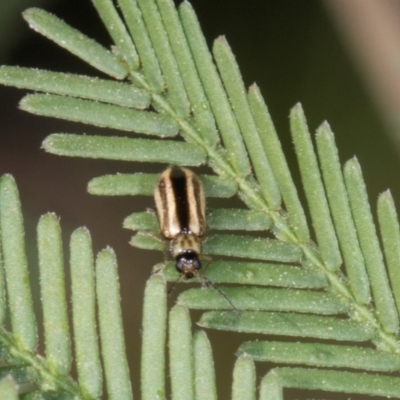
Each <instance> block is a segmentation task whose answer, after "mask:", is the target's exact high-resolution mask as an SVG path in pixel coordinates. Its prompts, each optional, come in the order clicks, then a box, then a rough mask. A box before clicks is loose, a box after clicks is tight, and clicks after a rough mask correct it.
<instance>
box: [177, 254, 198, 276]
mask: <svg viewBox="0 0 400 400" xmlns="http://www.w3.org/2000/svg"><path fill="white" fill-rule="evenodd" d="M200 268H201V262H200V260H199V256H198V254H197V253H196V252H195V251H185V252H183V253H181V254H179V255H178V256H177V257H176V269H177V270H178V271H179V272H181V273H183V274H184V275H185V276H186V278H187V279H188V278H192V277H193V276H194V273H195V272H196V271H197V270H199V269H200ZM189 275H190V276H189Z"/></svg>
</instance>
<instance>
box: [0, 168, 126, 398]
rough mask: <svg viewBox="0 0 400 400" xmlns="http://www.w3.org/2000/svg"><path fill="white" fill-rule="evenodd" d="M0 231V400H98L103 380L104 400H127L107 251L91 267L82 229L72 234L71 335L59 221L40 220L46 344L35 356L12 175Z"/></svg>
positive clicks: (0, 189) (5, 186) (0, 195)
mask: <svg viewBox="0 0 400 400" xmlns="http://www.w3.org/2000/svg"><path fill="white" fill-rule="evenodd" d="M0 228H1V240H0V244H1V249H2V257H1V292H2V296H1V301H0V308H1V310H2V321H1V327H0V348H1V355H0V357H1V362H2V367H1V368H0V370H1V371H2V373H1V375H0V376H1V378H4V379H3V380H2V381H0V393H1V398H4V399H12V398H17V392H18V391H17V387H16V386H14V383H13V382H15V384H18V385H28V389H24V392H25V393H26V396H28V398H34V399H50V398H52V399H64V398H79V399H96V398H100V397H101V395H102V391H103V375H104V376H105V380H106V387H107V394H108V398H110V399H131V398H132V393H131V388H130V382H129V379H128V378H127V374H128V367H127V362H126V356H125V344H124V338H123V335H122V321H121V310H120V306H119V301H120V296H119V288H118V277H117V265H116V259H115V254H114V252H113V251H112V249H105V250H103V251H101V252H100V253H99V254H98V256H97V260H96V265H94V262H93V252H92V246H91V239H90V235H89V232H88V231H87V229H85V228H79V229H77V230H76V231H75V232H74V233H73V234H72V237H71V245H70V253H71V257H70V273H71V280H72V286H71V293H72V298H71V300H72V316H73V328H74V329H73V334H72V332H71V330H70V329H69V323H68V317H67V315H68V306H67V301H66V291H67V288H66V283H65V271H64V257H63V254H62V240H61V230H60V225H59V220H58V218H57V217H56V216H55V215H54V214H52V213H49V214H46V215H44V216H43V217H42V218H41V219H40V221H39V223H38V228H37V242H38V255H39V272H40V289H41V303H42V314H43V332H44V337H43V338H40V339H43V342H44V351H45V354H44V355H42V354H40V353H39V352H38V350H37V348H36V347H37V344H38V334H37V331H38V328H37V322H36V320H37V318H36V316H35V314H34V311H33V308H32V296H31V286H30V277H29V273H28V262H27V258H26V253H25V244H24V242H25V234H24V227H23V219H22V210H21V205H20V201H19V195H18V190H17V187H16V184H15V182H14V180H13V178H12V177H11V176H10V175H5V176H3V177H1V179H0ZM96 303H97V308H98V314H99V315H98V317H96V313H95V308H96ZM6 317H7V318H9V320H10V322H11V324H10V326H8V324H7V323H5V321H7V320H6ZM97 325H99V329H98V328H97ZM99 338H100V341H101V348H99ZM72 341H73V342H74V351H75V354H74V360H75V361H74V362H73V356H72V350H71V342H72ZM100 356H101V358H102V362H101V361H100ZM73 367H74V368H76V370H77V373H78V380H77V381H75V380H74V379H73V378H72V377H71V370H72V368H73ZM103 370H104V372H103ZM12 396H14V397H12Z"/></svg>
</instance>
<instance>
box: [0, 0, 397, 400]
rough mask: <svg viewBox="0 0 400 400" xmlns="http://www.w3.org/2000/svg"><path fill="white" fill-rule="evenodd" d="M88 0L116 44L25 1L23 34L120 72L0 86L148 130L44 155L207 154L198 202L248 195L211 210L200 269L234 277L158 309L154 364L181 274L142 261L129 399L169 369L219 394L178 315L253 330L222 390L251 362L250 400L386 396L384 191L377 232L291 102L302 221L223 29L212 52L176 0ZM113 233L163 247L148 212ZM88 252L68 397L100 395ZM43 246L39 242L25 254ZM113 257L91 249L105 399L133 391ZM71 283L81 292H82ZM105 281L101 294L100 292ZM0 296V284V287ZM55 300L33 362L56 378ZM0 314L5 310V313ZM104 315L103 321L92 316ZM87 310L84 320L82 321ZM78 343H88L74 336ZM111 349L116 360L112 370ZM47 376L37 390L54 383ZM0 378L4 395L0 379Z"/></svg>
mask: <svg viewBox="0 0 400 400" xmlns="http://www.w3.org/2000/svg"><path fill="white" fill-rule="evenodd" d="M93 4H94V6H95V7H96V10H97V11H98V14H99V16H100V18H101V19H102V20H103V22H104V24H105V27H106V29H107V30H108V32H109V34H110V36H111V38H112V39H113V41H114V44H115V47H114V48H113V50H112V51H109V50H107V49H105V48H103V47H102V46H100V45H99V44H98V43H96V42H95V41H93V40H92V39H89V38H87V37H86V36H85V35H84V34H83V33H81V32H78V31H76V30H75V29H74V28H72V27H69V26H68V25H66V24H65V23H64V22H62V21H61V20H59V19H58V18H56V17H54V16H53V15H51V14H49V13H47V12H45V11H43V10H38V9H30V10H28V11H26V12H25V14H24V17H25V19H26V20H27V21H28V23H29V24H30V26H31V27H32V28H33V29H35V30H36V31H38V32H39V33H41V34H42V35H44V36H46V37H47V38H49V39H50V40H52V41H54V42H55V43H57V44H58V45H60V46H62V47H64V48H66V49H67V50H68V51H70V52H72V53H73V54H75V55H76V56H78V57H80V58H81V59H82V60H83V61H85V62H87V63H89V64H90V65H91V66H93V67H94V68H96V69H98V70H99V71H101V72H103V73H105V74H107V75H109V76H110V77H111V78H113V79H117V80H119V82H117V81H112V80H100V79H99V80H93V79H89V78H87V77H83V76H74V75H69V74H56V73H49V72H46V71H37V70H29V69H21V68H15V67H0V82H1V83H3V84H8V85H13V86H17V87H22V88H27V89H31V90H35V91H39V92H46V93H47V94H31V95H28V96H26V97H24V99H23V100H22V101H21V108H23V109H24V110H26V111H29V112H31V113H33V114H38V115H46V116H52V117H57V118H62V119H66V120H72V121H80V122H82V123H85V124H92V125H95V126H102V127H109V128H111V129H116V130H119V131H124V132H125V133H126V132H128V133H129V134H130V135H132V136H133V135H135V134H137V133H140V134H145V135H147V136H148V138H137V137H120V136H109V137H105V136H91V135H76V134H73V133H71V134H66V133H55V134H53V135H50V136H49V137H48V138H46V139H45V141H44V142H43V148H44V149H45V150H46V151H48V152H51V153H54V154H59V155H65V156H73V157H86V158H103V159H111V160H124V161H142V162H155V163H163V164H177V165H189V166H198V165H207V166H209V167H210V168H211V169H212V171H213V172H214V174H213V175H201V176H200V179H201V180H202V181H203V183H204V187H205V192H206V195H207V196H208V197H212V196H214V197H231V196H234V195H237V196H238V197H239V198H240V199H241V200H242V202H243V204H244V207H243V208H241V209H220V210H209V219H208V226H209V228H210V233H209V235H208V237H207V238H206V240H205V241H204V246H203V247H204V253H205V254H206V255H209V256H212V259H213V261H212V262H210V263H209V266H208V267H207V268H206V269H205V271H204V272H203V276H200V277H197V278H196V279H197V280H199V281H202V280H203V281H205V282H214V283H218V284H223V285H224V284H230V286H223V285H221V286H218V288H217V289H216V288H215V287H209V288H207V289H198V288H195V289H189V290H187V291H184V292H183V293H182V294H181V295H180V296H179V297H178V300H177V303H178V304H177V305H175V306H174V307H173V308H172V309H171V310H170V311H169V314H168V318H169V320H168V329H169V336H168V341H169V342H168V348H169V371H168V374H167V373H166V371H165V369H166V360H165V346H166V343H167V339H166V332H167V307H166V303H167V301H166V300H167V299H166V294H167V290H166V282H167V281H176V280H177V279H178V278H179V277H178V273H177V272H176V271H175V269H174V266H173V265H172V263H165V265H164V264H163V265H157V266H155V268H154V275H153V276H151V278H150V279H149V281H148V283H147V286H146V291H145V299H144V316H143V345H142V366H141V391H142V398H143V399H149V400H153V399H155V398H160V399H162V398H166V396H167V395H166V376H167V375H170V377H171V378H170V379H171V392H172V398H173V399H182V400H183V399H184V400H189V399H194V398H200V399H201V398H204V399H206V398H207V399H213V398H216V394H215V392H216V390H215V376H214V367H213V362H212V351H211V348H212V345H210V342H209V340H208V338H207V336H206V333H205V332H203V331H199V332H196V333H195V334H194V335H193V334H192V327H191V320H190V313H189V310H191V309H201V310H206V311H205V312H204V313H203V314H202V316H201V318H200V320H199V321H198V325H200V326H201V327H203V328H205V329H218V330H226V331H232V332H247V333H257V334H259V335H260V338H262V339H263V340H259V341H250V342H246V343H243V344H242V345H241V346H240V347H239V350H238V359H237V361H236V363H235V366H234V370H233V387H232V398H233V399H247V398H248V399H255V398H256V396H257V390H256V388H257V386H258V385H257V380H256V372H255V371H256V370H257V363H258V362H268V363H271V364H272V365H273V367H272V368H271V370H270V371H269V372H268V374H267V375H265V376H264V377H263V378H262V380H261V385H260V390H259V393H258V398H260V399H262V400H265V399H279V398H283V394H282V393H283V392H282V391H283V389H284V388H299V389H308V390H326V391H330V392H345V393H358V394H363V395H381V396H393V397H398V398H400V378H399V377H398V376H395V375H394V374H392V372H398V370H399V368H400V357H399V355H398V354H399V351H400V346H399V337H398V331H399V316H398V315H399V304H400V300H399V299H400V294H399V287H398V282H399V280H398V272H397V271H398V259H399V254H400V250H399V249H400V230H399V224H398V220H397V214H396V211H395V208H394V204H393V199H392V198H391V196H390V193H389V192H386V193H384V194H382V195H381V197H380V198H379V200H378V219H379V221H378V222H379V225H378V228H377V226H376V225H375V222H374V220H373V218H372V213H371V206H370V204H369V201H368V197H367V192H366V188H365V183H364V180H363V177H362V172H361V168H360V166H359V164H358V162H357V160H356V159H352V160H349V161H348V162H347V163H346V164H345V165H344V167H343V168H342V166H341V165H340V162H339V157H338V150H337V148H336V145H335V142H334V135H333V133H332V131H331V129H330V127H329V125H328V124H327V123H324V124H322V125H321V127H320V128H319V129H318V130H317V133H316V135H315V145H316V150H315V148H314V143H313V137H312V135H311V134H310V132H309V129H308V126H307V122H306V117H305V115H304V112H303V109H302V107H301V105H300V104H297V105H296V106H295V107H294V108H293V109H292V110H291V114H290V129H291V133H292V137H293V142H294V147H295V152H296V155H297V160H298V164H299V169H300V173H301V178H302V184H303V188H304V192H305V195H306V201H307V208H308V211H309V214H310V217H311V222H312V227H311V226H309V224H308V222H307V219H306V217H305V212H304V206H305V205H303V204H301V202H300V200H299V197H298V195H297V189H296V186H295V185H294V182H293V179H292V177H291V173H290V171H289V168H288V165H287V162H286V159H285V156H284V154H283V151H282V148H281V145H280V142H279V139H278V136H277V133H276V131H275V128H274V125H273V123H272V120H271V117H270V115H269V112H268V109H267V107H266V105H265V103H264V100H263V98H262V95H261V93H260V90H259V88H258V87H257V86H256V85H253V86H252V87H250V88H249V89H248V90H246V88H245V87H244V84H243V81H242V78H241V75H240V71H239V68H238V65H237V63H236V61H235V57H234V55H233V53H232V51H231V49H230V47H229V45H228V43H227V41H226V39H225V38H224V37H220V38H218V39H217V40H216V41H215V42H214V45H213V48H212V52H211V53H210V51H209V50H208V48H207V45H206V42H205V39H204V37H203V35H202V32H201V29H200V26H199V23H198V21H197V18H196V15H195V13H194V11H193V9H192V7H191V6H190V4H189V3H187V2H184V3H182V4H181V5H180V6H179V7H178V8H177V9H176V8H175V6H174V4H173V2H172V1H171V0H137V1H136V0H117V1H116V4H114V3H113V2H112V1H111V0H93ZM117 6H118V7H117ZM121 81H122V82H121ZM49 93H50V94H49ZM160 171H161V168H160ZM156 180H157V175H154V174H145V173H141V172H138V173H135V174H129V175H128V174H118V175H107V176H102V177H97V178H95V179H93V180H92V181H91V182H89V191H90V192H91V193H93V194H97V195H127V194H129V195H152V192H153V188H154V186H155V182H156ZM0 194H1V192H0ZM6 194H7V191H5V193H4V196H5V199H6V198H7V197H6ZM5 204H7V203H5ZM5 210H6V211H4V212H2V213H1V214H0V216H1V226H2V230H3V229H5V228H3V221H4V224H8V225H7V227H8V226H9V228H7V229H15V232H14V231H13V232H14V233H13V234H12V235H10V236H9V235H3V236H2V237H3V239H2V240H3V253H4V260H5V268H4V269H5V280H6V282H7V293H8V298H9V309H10V312H11V322H12V329H13V330H12V335H13V336H12V339H13V340H16V339H18V343H20V344H21V346H22V349H23V351H26V352H28V353H29V352H30V353H32V352H33V351H34V348H35V345H36V340H37V339H36V335H37V334H36V325H35V318H34V316H33V312H32V306H31V300H30V293H29V286H28V285H27V277H26V276H27V272H26V262H25V259H24V256H23V253H21V252H12V251H10V250H9V249H10V246H12V242H11V241H12V240H19V242H21V240H22V239H21V237H22V236H21V235H22V234H21V232H22V230H21V223H20V222H18V223H16V222H15V221H20V220H21V219H20V217H18V218H16V219H12V220H11V217H10V215H9V212H8V211H7V209H5ZM46 220H49V223H50V224H55V221H54V217H51V216H46V217H44V220H43V221H44V222H43V224H45V221H46ZM7 221H8V222H7ZM4 226H5V227H6V225H4ZM124 227H125V228H128V229H132V230H134V231H138V233H136V234H135V236H134V237H133V238H132V240H131V244H132V245H134V246H136V247H139V248H143V249H150V250H161V251H162V250H163V249H164V247H165V244H164V240H163V238H162V237H161V236H160V234H159V232H158V225H157V220H156V216H155V214H154V213H152V212H140V213H135V214H132V215H130V216H128V217H127V218H126V219H125V221H124ZM45 228H46V225H43V227H42V228H41V229H43V230H44V232H43V233H41V232H42V231H41V230H39V233H40V235H39V238H42V239H39V240H48V239H47V238H51V237H52V235H53V236H55V237H57V233H56V232H57V229H56V228H54V227H53V228H49V229H53V230H52V231H51V232H50V233H51V234H50V233H46V231H45ZM220 231H240V234H238V233H237V232H236V233H235V232H233V233H229V234H227V233H221V232H220ZM248 231H253V232H254V231H259V232H260V233H258V234H256V235H254V234H253V233H252V234H251V235H250V234H248V233H246V232H248ZM265 231H267V232H268V233H267V235H265ZM378 231H380V233H381V239H382V243H383V250H382V249H381V247H380V244H379V238H378V235H377V232H378ZM311 232H313V233H312V234H311ZM81 234H82V235H83V233H82V232H81ZM15 238H18V239H15ZM54 240H55V241H56V243H58V241H59V239H54ZM74 240H78V239H75V237H74ZM21 243H22V242H21ZM78 243H80V242H78ZM77 245H78V244H77ZM85 246H86V247H85V249H86V252H85V253H84V257H83V258H82V260H86V261H85V268H87V270H86V274H87V278H86V279H87V280H86V283H84V282H85V280H83V281H82V282H83V283H82V282H80V279H79V280H78V279H76V280H75V279H74V277H73V279H72V285H73V286H72V287H73V288H74V286H75V285H76V286H77V287H79V288H80V290H79V293H81V295H78V297H77V298H74V297H73V308H74V307H75V306H76V305H79V304H80V303H81V302H82V303H83V302H84V301H85V300H86V303H85V304H87V305H88V307H86V308H85V310H84V311H82V310H80V309H79V307H78V308H77V310H76V311H75V309H74V315H75V314H77V315H80V313H81V312H84V313H88V314H82V315H80V316H79V317H77V318H78V322H76V321H75V319H74V332H75V331H76V333H75V336H76V337H81V338H82V339H81V340H82V342H80V343H81V345H80V344H79V342H78V343H77V344H76V349H77V350H76V351H77V369H78V376H79V387H80V388H81V390H82V396H86V395H87V396H88V398H96V397H98V396H99V395H100V391H99V390H100V389H99V388H100V387H101V373H100V363H99V361H98V357H99V356H98V354H99V353H98V349H97V348H96V344H95V343H97V342H96V340H95V339H94V335H95V332H94V330H93V326H94V322H93V321H94V315H93V307H94V299H95V297H96V295H95V294H94V290H95V289H94V284H93V280H94V278H93V273H92V272H91V271H92V269H91V264H92V261H91V258H90V257H91V256H90V251H89V250H88V249H87V244H86V245H85ZM21 247H23V246H22V245H21ZM44 247H45V246H42V247H41V246H40V241H39V249H41V248H44ZM59 249H60V247H59V246H58V247H57V246H56V245H54V246H52V250H53V253H52V254H49V255H48V257H46V260H44V261H43V265H44V266H45V265H53V264H54V266H53V267H51V268H54V271H55V272H54V275H52V276H49V274H48V273H46V272H45V268H46V267H43V269H44V272H43V280H44V281H43V282H47V281H45V279H46V278H48V279H49V282H50V283H44V285H43V286H44V288H45V289H46V290H47V287H54V285H55V286H57V287H63V282H62V278H61V275H62V274H61V273H60V271H62V268H61V266H60V263H61V261H60V260H61V259H62V257H61V252H60V250H59ZM7 251H8V252H9V253H7ZM74 251H76V249H75V247H74V248H72V247H71V256H72V259H73V260H76V263H77V264H76V265H77V266H78V265H80V263H81V262H83V261H81V258H80V257H79V256H77V255H76V256H74V254H75V253H74ZM77 254H78V253H77ZM220 256H223V257H224V260H219V257H220ZM229 257H231V258H233V257H234V258H235V260H230V258H229ZM8 258H9V259H10V260H11V261H7V260H8ZM237 259H241V260H240V261H238V260H237ZM248 260H250V261H248ZM385 262H386V263H385ZM7 263H11V264H7ZM114 263H115V260H114V257H113V255H112V253H111V252H110V251H108V250H106V251H104V252H102V253H100V255H99V257H98V266H97V268H98V276H97V275H96V288H97V299H98V306H99V314H100V321H99V325H100V333H101V345H102V352H103V356H102V358H103V362H104V367H105V372H106V382H107V389H108V393H109V396H110V398H118V399H119V398H129V393H130V389H129V382H128V379H127V376H126V373H127V367H126V364H125V361H124V358H123V356H122V354H123V340H122V333H121V330H120V327H121V321H120V314H119V311H118V307H117V303H118V302H117V300H116V299H117V297H118V296H117V288H116V284H115V282H116V277H115V264H114ZM14 265H16V266H17V267H15V268H14V267H13V266H14ZM386 270H388V272H389V274H387V273H386ZM72 271H74V264H73V265H72ZM50 279H52V281H50ZM108 281H109V282H110V284H109V285H108V284H107V283H109V282H108ZM85 284H87V285H88V289H86V288H85V287H84V286H82V287H81V285H85ZM233 285H234V286H233ZM106 288H107V289H108V290H109V293H111V294H112V299H114V300H112V299H111V298H108V297H107V296H105V295H104V294H105V293H108V292H106ZM49 290H50V289H49ZM3 292H4V290H3V286H2V285H0V295H1V294H2V293H3ZM15 293H18V294H20V295H21V296H23V297H24V300H23V305H24V307H22V308H21V307H20V303H19V302H17V301H16V299H15V298H13V296H14V294H15ZM44 293H47V295H48V296H50V295H51V293H50V291H49V292H44ZM57 293H58V294H57V295H58V296H59V300H57V304H56V305H55V306H56V307H61V308H60V310H64V311H57V312H55V311H49V319H46V318H45V326H54V325H57V326H60V327H64V328H63V329H60V331H59V332H58V333H57V336H51V337H50V338H47V337H46V363H49V364H48V365H49V366H48V368H50V367H51V368H53V369H54V370H56V371H57V373H59V374H67V373H68V371H69V368H70V364H71V360H70V348H69V342H68V334H67V331H68V327H67V323H66V319H65V316H64V314H63V312H65V304H64V303H65V296H64V294H63V292H62V290H61V291H58V292H57ZM82 293H85V296H86V295H87V296H88V297H87V298H85V300H84V298H83V297H79V296H82ZM73 296H74V292H73ZM43 300H44V305H43V309H44V312H45V313H46V307H47V305H48V303H49V301H48V300H46V297H45V296H43ZM63 304H64V305H63ZM232 305H234V309H233V307H232ZM49 306H50V305H49ZM50 310H52V309H50ZM0 311H1V312H0V316H4V315H5V308H3V309H0ZM18 313H21V316H19V314H18ZM110 313H111V314H112V316H113V322H112V323H108V324H106V323H105V322H104V321H105V318H106V315H110ZM54 314H57V315H54ZM85 315H86V316H85ZM17 316H18V317H17ZM56 317H57V318H56ZM74 318H75V317H74ZM84 318H87V319H86V321H87V322H88V323H87V326H86V325H84V324H83V322H82V323H79V321H83V319H84ZM81 325H82V326H81ZM110 325H113V327H112V328H113V329H114V330H113V331H111V327H110ZM114 325H115V326H114ZM81 328H82V330H81ZM270 335H274V336H284V337H285V341H283V340H282V341H277V340H276V338H275V339H274V341H271V340H268V336H270ZM113 336H116V337H119V338H120V340H119V341H118V343H119V344H115V343H113V341H112V340H110V337H113ZM15 338H16V339H15ZM76 340H78V339H76ZM326 340H329V342H326ZM53 341H54V343H55V344H52V343H53ZM86 341H87V342H88V343H90V344H91V345H90V346H89V345H88V346H86ZM344 342H345V343H346V344H344ZM4 343H7V342H6V341H5V339H4ZM52 346H58V347H59V348H60V349H61V350H60V354H58V355H57V354H56V355H55V353H54V350H53V349H52ZM47 347H48V352H47ZM58 347H57V348H58ZM6 348H7V346H6ZM30 353H29V354H30ZM121 357H122V361H121ZM85 360H88V362H90V365H91V367H90V368H87V364H85ZM117 360H120V361H121V362H120V364H118V365H117ZM29 362H30V361H29ZM29 362H28V366H29V367H31V366H32V365H31V364H30V363H29ZM282 364H286V365H287V366H285V367H282ZM274 365H277V366H276V367H274ZM46 368H47V364H46ZM339 368H340V369H339ZM33 369H34V371H36V369H35V368H33ZM46 371H47V370H46ZM36 372H37V371H36ZM389 373H390V374H389ZM39 375H40V376H39V377H38V378H36V381H38V382H42V381H41V379H43V382H45V383H46V384H47V385H50V383H48V382H47V381H46V379H45V378H46V377H43V374H41V373H39ZM57 382H58V381H57ZM57 382H56V383H54V382H51V385H53V386H51V385H50V387H51V388H52V389H54V390H56V389H58V388H59V387H61V388H62V389H64V386H62V385H61V384H60V385H61V386H58V383H57ZM68 382H70V381H68ZM4 385H5V387H6V389H4V390H8V389H7V387H9V386H7V385H8V384H7V383H4ZM41 385H43V383H41ZM71 385H72V386H71V387H73V388H75V386H74V385H73V383H71ZM42 387H43V386H42ZM68 388H69V386H68ZM45 389H46V390H47V389H48V388H47V387H45ZM9 390H11V389H9ZM68 390H75V389H68ZM80 395H81V394H80Z"/></svg>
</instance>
